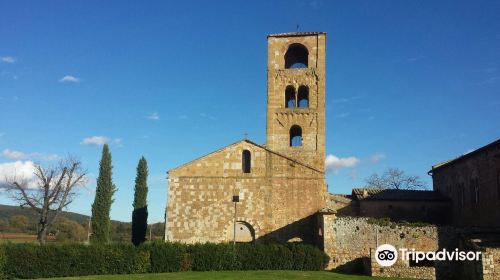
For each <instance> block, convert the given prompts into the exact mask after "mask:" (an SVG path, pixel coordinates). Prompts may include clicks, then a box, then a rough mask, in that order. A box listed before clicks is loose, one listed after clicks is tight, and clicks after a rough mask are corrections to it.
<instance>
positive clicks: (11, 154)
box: [2, 149, 27, 160]
mask: <svg viewBox="0 0 500 280" xmlns="http://www.w3.org/2000/svg"><path fill="white" fill-rule="evenodd" d="M2 156H3V157H4V158H8V159H12V160H22V159H25V158H26V157H27V156H26V154H25V153H23V152H20V151H14V150H10V149H5V150H3V152H2Z"/></svg>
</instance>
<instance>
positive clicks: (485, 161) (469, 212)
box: [432, 141, 500, 228]
mask: <svg viewBox="0 0 500 280" xmlns="http://www.w3.org/2000/svg"><path fill="white" fill-rule="evenodd" d="M432 180H433V188H434V190H438V191H440V192H441V193H442V194H444V195H446V196H447V197H449V198H450V199H451V200H452V203H453V207H452V209H453V215H452V217H453V218H452V224H453V225H455V226H460V227H483V228H492V227H497V228H500V211H499V210H498V209H500V141H496V142H494V143H492V144H490V145H488V146H485V147H483V148H480V149H478V150H477V151H475V152H471V153H470V154H467V155H464V156H463V157H461V158H459V159H457V160H455V161H452V162H450V163H447V164H443V165H437V166H434V167H433V169H432Z"/></svg>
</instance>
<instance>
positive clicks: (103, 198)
mask: <svg viewBox="0 0 500 280" xmlns="http://www.w3.org/2000/svg"><path fill="white" fill-rule="evenodd" d="M112 169H113V166H112V165H111V153H110V152H109V147H108V144H104V146H103V147H102V157H101V161H100V163H99V177H98V178H97V188H96V191H95V199H94V203H93V204H92V241H93V242H96V243H106V242H109V240H110V238H109V237H110V230H111V220H110V218H109V213H110V211H111V204H113V201H114V199H113V194H114V193H115V192H116V186H115V185H114V184H113V179H112V172H113V171H112Z"/></svg>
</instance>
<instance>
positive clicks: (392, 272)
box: [370, 249, 436, 279]
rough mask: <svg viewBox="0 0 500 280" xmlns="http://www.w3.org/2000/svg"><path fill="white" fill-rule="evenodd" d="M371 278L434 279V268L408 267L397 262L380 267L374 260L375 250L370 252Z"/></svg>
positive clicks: (399, 261) (401, 262) (403, 263)
mask: <svg viewBox="0 0 500 280" xmlns="http://www.w3.org/2000/svg"><path fill="white" fill-rule="evenodd" d="M370 265H371V276H382V277H402V278H415V279H436V269H435V268H434V267H410V266H409V265H408V263H405V262H403V261H401V260H398V261H397V262H396V263H395V264H394V265H393V266H390V267H382V266H380V265H379V264H378V263H377V261H376V260H375V250H374V249H371V250H370Z"/></svg>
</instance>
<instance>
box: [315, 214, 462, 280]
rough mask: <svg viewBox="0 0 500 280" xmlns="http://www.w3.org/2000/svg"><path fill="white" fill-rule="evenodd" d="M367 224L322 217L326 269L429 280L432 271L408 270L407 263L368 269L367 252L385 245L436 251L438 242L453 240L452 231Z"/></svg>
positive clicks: (356, 220)
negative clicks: (326, 257) (327, 261)
mask: <svg viewBox="0 0 500 280" xmlns="http://www.w3.org/2000/svg"><path fill="white" fill-rule="evenodd" d="M368 221H369V220H368V218H360V217H335V215H329V216H326V215H325V216H323V227H324V228H323V233H324V244H323V246H324V250H325V252H326V253H327V254H328V255H329V256H330V258H331V259H330V263H329V266H328V268H329V269H333V270H337V271H345V272H353V271H357V272H364V273H366V274H370V275H383V276H395V277H398V276H401V277H409V278H414V277H416V276H418V277H420V278H422V277H424V276H425V277H424V278H425V279H433V278H434V275H435V272H434V268H433V267H410V265H409V263H408V262H407V263H399V264H397V265H395V266H394V267H392V268H389V269H386V268H384V269H380V267H377V266H371V263H372V260H371V250H374V249H376V248H377V247H378V245H381V244H386V243H388V244H391V245H393V246H395V247H396V248H409V249H413V248H414V249H415V250H419V251H436V250H438V249H439V248H441V245H442V241H441V240H453V239H454V238H455V237H454V236H455V231H454V229H452V228H446V227H439V228H438V227H436V226H424V227H413V226H401V225H397V224H390V225H377V224H372V223H369V222H368ZM438 266H439V265H438ZM440 270H441V272H440V273H441V274H443V275H445V274H446V273H447V269H445V267H443V266H441V267H440ZM443 271H444V272H443ZM431 276H432V277H431ZM418 277H417V278H418Z"/></svg>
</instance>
